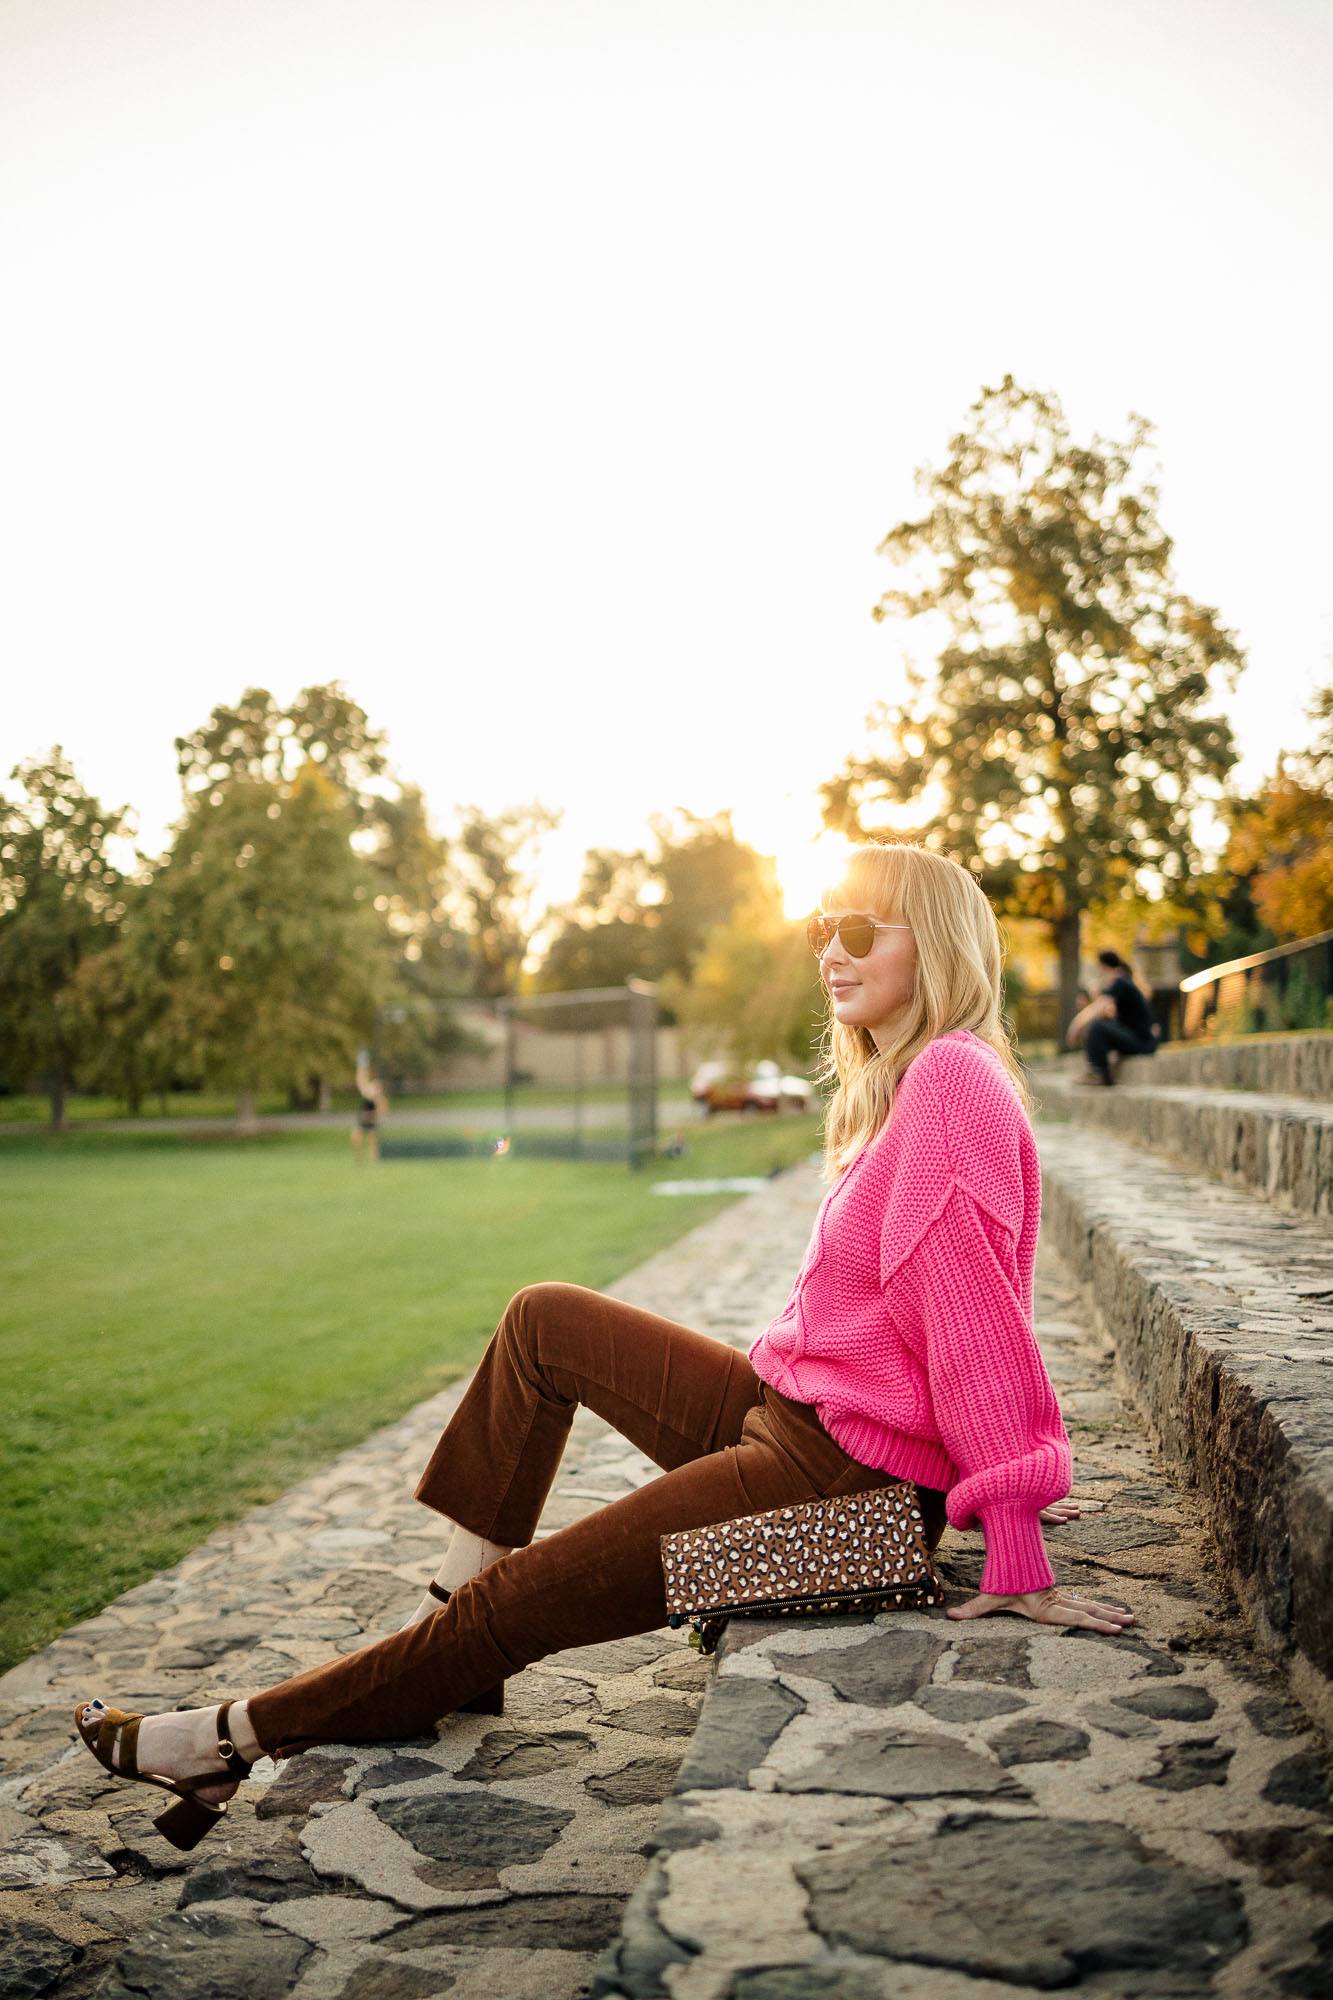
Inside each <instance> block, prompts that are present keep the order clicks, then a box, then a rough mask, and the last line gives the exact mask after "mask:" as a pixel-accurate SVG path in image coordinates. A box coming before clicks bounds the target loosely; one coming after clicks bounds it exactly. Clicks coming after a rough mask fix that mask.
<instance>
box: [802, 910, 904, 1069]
mask: <svg viewBox="0 0 1333 2000" xmlns="http://www.w3.org/2000/svg"><path fill="white" fill-rule="evenodd" d="M863 914H865V915H873V916H874V919H875V922H876V923H877V924H883V925H884V926H885V928H884V929H883V930H877V931H876V932H875V942H874V944H873V945H871V947H870V950H869V951H868V952H867V954H866V956H865V957H864V958H853V957H852V955H851V953H850V952H849V951H848V950H847V947H846V946H845V945H844V944H843V941H842V939H841V938H840V937H838V936H837V935H836V933H835V935H834V936H833V937H832V938H831V939H830V940H829V942H828V944H826V945H825V947H824V950H823V953H822V954H821V956H820V960H819V976H820V978H821V979H822V980H823V982H824V984H825V986H826V987H827V988H828V992H829V998H830V1000H831V1001H832V1003H833V1018H834V1020H835V1021H837V1022H838V1023H839V1024H840V1025H841V1026H842V1027H844V1028H866V1029H868V1030H869V1032H870V1034H871V1036H872V1038H873V1040H874V1042H875V1046H876V1047H877V1048H882V1047H883V1046H884V1044H885V1042H886V1041H888V1040H889V1039H890V1037H891V1036H892V1033H893V1029H894V1026H895V1024H896V1022H897V1020H898V1018H899V1016H900V1015H901V1014H902V1012H903V1009H904V1008H905V1007H906V1006H907V1005H908V1003H909V1002H910V1000H911V998H912V989H913V986H914V985H915V982H916V939H915V938H914V937H913V936H912V933H911V931H910V930H908V929H907V927H906V925H905V924H904V923H903V919H902V913H901V912H900V911H898V910H875V911H873V912H867V911H866V909H865V906H864V904H862V905H859V906H854V905H853V904H851V903H831V904H829V906H828V907H827V909H826V910H825V911H824V915H825V916H826V917H828V918H829V919H831V920H833V921H836V920H837V919H838V918H839V917H849V916H853V915H857V916H859V915H863Z"/></svg>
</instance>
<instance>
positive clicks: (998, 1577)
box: [977, 1500, 1055, 1597]
mask: <svg viewBox="0 0 1333 2000" xmlns="http://www.w3.org/2000/svg"><path fill="white" fill-rule="evenodd" d="M977 1513H978V1515H979V1516H980V1518H981V1530H982V1533H983V1534H984V1535H985V1537H986V1567H985V1568H984V1569H983V1571H982V1573H981V1588H982V1589H983V1590H984V1591H986V1592H987V1593H988V1594H989V1595H991V1596H993V1597H1021V1596H1022V1595H1024V1594H1025V1593H1026V1592H1027V1591H1030V1590H1048V1589H1049V1588H1050V1586H1051V1585H1052V1584H1053V1583H1054V1582H1055V1572H1054V1571H1053V1570H1052V1568H1051V1565H1050V1563H1049V1561H1048V1560H1047V1556H1046V1545H1045V1543H1044V1542H1043V1541H1042V1538H1041V1522H1040V1521H1039V1520H1038V1519H1037V1509H1036V1508H1034V1507H1033V1505H1032V1502H1031V1501H1030V1500H1028V1501H1023V1500H1010V1501H1003V1500H1001V1501H992V1502H991V1504H990V1505H989V1506H984V1507H978V1509H977Z"/></svg>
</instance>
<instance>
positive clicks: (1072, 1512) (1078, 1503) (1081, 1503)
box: [1037, 1500, 1106, 1528]
mask: <svg viewBox="0 0 1333 2000" xmlns="http://www.w3.org/2000/svg"><path fill="white" fill-rule="evenodd" d="M1105 1509H1106V1502H1105V1501H1104V1500H1052V1502H1051V1504H1050V1506H1049V1507H1043V1508H1042V1510H1041V1512H1040V1514H1038V1516H1037V1519H1038V1520H1039V1521H1046V1522H1049V1524H1050V1525H1051V1527H1053V1528H1058V1527H1059V1526H1060V1525H1061V1523H1062V1522H1065V1521H1077V1519H1078V1518H1079V1515H1080V1514H1101V1513H1104V1512H1105Z"/></svg>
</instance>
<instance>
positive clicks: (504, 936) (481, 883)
mask: <svg viewBox="0 0 1333 2000" xmlns="http://www.w3.org/2000/svg"><path fill="white" fill-rule="evenodd" d="M459 817H460V822H461V825H460V830H459V835H458V840H457V843H456V852H455V857H454V858H455V876H456V881H457V885H458V895H459V898H460V901H461V904H462V908H463V913H464V914H463V926H464V929H465V930H466V932H467V935H468V938H469V941H470V945H471V950H472V956H473V962H474V966H475V972H474V978H475V983H476V990H477V992H478V993H479V994H482V995H483V996H485V997H486V998H487V999H493V1000H498V999H501V998H502V997H503V996H504V995H505V994H508V993H514V992H516V991H517V988H518V975H519V969H520V967H521V966H522V963H523V959H524V957H525V955H526V953H527V949H528V940H529V938H530V936H531V934H532V895H533V882H532V873H531V869H532V862H533V859H534V858H535V855H536V852H537V849H538V847H539V846H540V843H541V840H542V838H543V836H544V835H545V834H547V833H550V832H551V831H552V830H553V829H554V828H555V827H556V826H558V825H559V823H560V815H559V813H558V812H551V811H550V810H549V809H548V808H547V807H546V806H543V805H538V804H535V803H534V804H532V805H523V806H510V807H508V808H507V809H506V810H505V811H504V812H501V813H496V814H495V815H494V816H488V815H487V814H486V813H484V812H483V811H482V810H481V807H480V806H464V807H463V808H462V811H461V813H460V816H459Z"/></svg>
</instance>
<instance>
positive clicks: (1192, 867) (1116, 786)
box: [824, 376, 1243, 1033]
mask: <svg viewBox="0 0 1333 2000" xmlns="http://www.w3.org/2000/svg"><path fill="white" fill-rule="evenodd" d="M970 415H971V422H970V423H969V425H968V427H967V429H965V430H963V431H962V432H960V433H959V435H958V436H957V437H955V438H954V439H953V440H952V442H951V444H950V448H949V457H948V461H947V463H946V464H945V465H943V466H942V467H940V468H938V469H930V468H927V469H926V470H925V471H924V472H923V473H922V474H921V476H920V484H921V488H922V494H923V499H924V502H925V506H924V510H923V511H922V512H921V513H920V514H919V515H918V516H917V517H916V518H915V519H912V520H907V521H901V522H899V523H898V525H897V526H896V527H895V528H894V529H893V530H892V531H891V532H890V534H889V535H888V536H887V537H886V539H885V541H884V542H883V544H882V549H881V553H883V554H884V555H886V556H887V557H889V559H890V560H891V561H892V562H894V563H895V564H896V565H898V567H899V570H900V573H901V576H902V582H901V584H900V586H899V587H898V588H895V589H892V590H890V591H888V592H886V594H885V595H884V597H883V598H882V599H881V601H880V603H879V604H878V605H877V606H876V608H875V617H876V618H877V619H884V618H887V617H890V616H896V617H904V618H908V619H917V618H931V619H933V620H934V621H936V622H939V621H943V623H944V625H945V627H946V629H947V631H948V633H949V638H948V642H947V643H946V644H945V645H944V646H943V648H942V650H941V651H940V653H939V657H938V661H937V665H936V669H935V672H934V673H933V675H930V676H926V675H923V674H920V673H913V674H912V675H910V676H909V685H910V695H909V699H908V701H907V702H905V703H903V704H901V705H899V706H883V707H881V708H879V709H877V710H876V711H875V712H874V713H873V714H872V716H871V718H870V723H871V727H872V729H873V730H874V732H875V734H876V736H877V737H878V739H879V741H878V743H877V745H876V747H875V749H874V752H873V754H871V755H868V756H865V757H853V758H850V759H849V760H848V761H847V763H846V764H845V765H844V767H843V769H842V770H841V771H840V772H839V773H838V774H837V775H836V776H835V777H834V778H833V779H831V780H830V782H829V783H828V784H827V785H826V786H825V787H824V817H825V822H826V824H827V825H829V826H830V827H834V828H837V829H838V830H840V831H842V832H845V833H848V834H850V835H852V836H853V837H864V836H865V835H866V833H867V832H868V831H869V832H874V831H877V830H884V829H886V828H887V826H888V825H889V824H890V823H892V824H893V825H894V826H895V827H897V828H898V829H899V830H902V818H903V812H902V809H904V808H910V809H914V810H913V811H912V812H911V813H909V814H908V817H910V818H911V819H912V820H913V822H914V824H913V825H912V827H911V831H912V833H913V834H914V836H915V837H917V838H921V839H924V840H925V841H926V843H927V844H928V845H930V846H933V847H937V848H941V849H943V850H945V851H947V852H948V853H950V854H952V855H954V856H955V857H956V858H957V859H959V860H961V861H963V862H965V863H968V864H969V865H971V866H972V867H974V868H975V869H976V871H977V873H978V876H979V879H980V880H981V882H982V883H983V885H984V887H985V888H986V890H987V891H988V893H989V894H990V895H991V896H992V897H993V898H994V899H995V900H996V903H997V905H998V907H999V908H1000V909H1001V910H1002V911H1003V912H1004V913H1006V914H1010V915H1014V916H1025V917H1040V918H1042V919H1043V920H1045V921H1046V922H1047V923H1049V925H1050V926H1051V931H1052V934H1053V941H1054V943H1055V945H1056V947H1057V949H1058V951H1059V956H1060V986H1061V1032H1062V1033H1063V1030H1064V1027H1065V1026H1066V1025H1067V1023H1068V1021H1069V1019H1070V1018H1071V1017H1072V1014H1073V1011H1074V996H1075V991H1076V987H1077V982H1078V964H1079V950H1080V923H1081V919H1082V916H1083V913H1084V911H1086V910H1088V909H1089V908H1092V907H1094V906H1096V905H1104V904H1106V903H1108V902H1110V901H1111V900H1112V899H1113V898H1115V897H1116V896H1118V895H1120V894H1123V893H1134V892H1137V891H1143V892H1146V893H1148V894H1149V895H1151V896H1155V897H1156V896H1161V897H1166V898H1170V899H1173V900H1177V901H1183V902H1185V903H1188V902H1189V901H1190V899H1191V896H1192V894H1193V887H1192V885H1193V883H1194V880H1195V877H1196V875H1197V874H1198V873H1199V872H1200V871H1201V870H1202V868H1203V867H1204V865H1205V864H1204V857H1203V855H1202V854H1201V852H1200V850H1199V848H1198V845H1197V843H1196V839H1195V833H1194V821H1195V817H1196V809H1197V808H1198V806H1199V804H1200V803H1201V802H1202V801H1204V800H1206V799H1210V798H1213V797H1215V796H1217V795H1218V793H1219V792H1220V788H1221V786H1222V783H1223V781H1224V779H1225V778H1226V776H1227V773H1228V772H1229V771H1230V770H1231V768H1232V766H1233V764H1234V763H1235V761H1236V754H1237V753H1236V749H1235V746H1234V744H1233V741H1232V736H1231V730H1230V727H1229V725H1228V723H1227V722H1226V720H1225V719H1224V718H1223V717H1222V716H1221V715H1219V714H1218V713H1217V712H1216V711H1215V709H1214V707H1213V705H1212V704H1213V696H1214V682H1215V681H1216V680H1221V681H1223V682H1229V681H1230V680H1231V679H1233V678H1234V676H1235V674H1236V673H1237V672H1238V671H1239V670H1240V668H1241V666H1242V665H1243V659H1242V655H1241V653H1240V651H1239V650H1238V648H1237V646H1236V643H1235V641H1234V640H1233V638H1232V637H1231V635H1230V634H1229V633H1228V632H1227V631H1225V630H1224V629H1223V627H1222V625H1221V624H1220V623H1219V621H1218V616H1217V613H1216V612H1215V611H1214V610H1212V609H1210V608H1209V607H1208V606H1206V605H1202V604H1198V603H1196V602H1195V601H1194V600H1193V599H1192V598H1190V597H1187V596H1185V595H1184V594H1183V593H1182V592H1181V591H1180V590H1179V589H1178V588H1177V586H1176V584H1175V581H1174V578H1173V575H1172V569H1171V548H1172V545H1171V538H1170V536H1169V535H1168V534H1167V533H1166V532H1165V530H1164V529H1163V528H1162V526H1161V524H1160V522H1159V520H1158V516H1157V508H1158V494H1157V491H1156V489H1155V487H1154V486H1153V484H1152V482H1151V479H1150V478H1149V477H1148V475H1147V474H1146V472H1145V469H1144V464H1143V460H1144V457H1145V454H1146V453H1147V451H1148V448H1149V443H1150V431H1149V427H1148V425H1147V424H1146V423H1145V422H1144V421H1143V420H1142V419H1140V418H1135V419H1133V421H1132V423H1131V426H1130V431H1129V435H1128V437H1127V439H1126V440H1125V441H1124V442H1121V443H1117V442H1115V441H1113V440H1107V439H1104V438H1100V437H1095V438H1093V439H1092V441H1091V442H1090V443H1088V444H1080V443H1078V442H1076V441H1075V439H1074V438H1073V437H1072V436H1071V434H1070V430H1069V426H1068V423H1067V421H1066V419H1065V416H1064V412H1063V410H1062V409H1061V406H1060V404H1059V402H1058V400H1057V399H1056V398H1055V397H1054V396H1051V395H1045V394H1041V393H1039V392H1037V391H1035V390H1029V389H1022V388H1019V387H1018V386H1017V385H1016V384H1015V382H1014V381H1013V378H1012V377H1011V376H1006V377H1005V379H1004V381H1003V382H1002V383H1001V384H1000V386H999V387H998V388H993V389H984V390H983V391H982V393H981V396H980V398H979V399H978V401H977V402H976V403H975V404H974V405H973V406H972V410H971V413H970Z"/></svg>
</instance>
